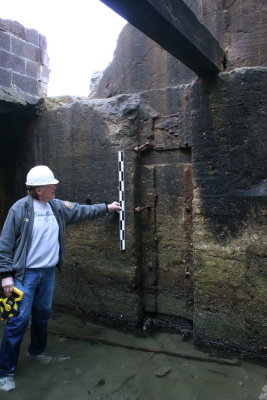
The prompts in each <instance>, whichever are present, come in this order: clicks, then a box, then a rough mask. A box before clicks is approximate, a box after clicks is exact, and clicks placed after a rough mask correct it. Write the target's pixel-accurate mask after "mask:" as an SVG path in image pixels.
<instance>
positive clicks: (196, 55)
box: [100, 0, 225, 76]
mask: <svg viewBox="0 0 267 400" xmlns="http://www.w3.org/2000/svg"><path fill="white" fill-rule="evenodd" d="M100 1H102V3H104V4H106V5H107V6H108V7H110V8H112V9H113V10H114V11H115V12H117V13H118V14H120V15H121V16H122V17H123V18H125V19H126V20H127V21H129V22H130V23H131V24H132V25H134V26H135V27H136V28H138V29H139V30H140V31H142V32H143V33H144V34H146V35H147V36H148V37H150V38H151V39H152V40H154V41H155V42H156V43H158V44H159V45H160V46H161V47H163V48H164V49H165V50H167V51H168V52H169V53H171V54H172V55H173V56H174V57H176V58H178V59H179V60H180V61H181V62H182V63H183V64H185V65H186V66H187V67H189V68H190V69H191V70H193V71H194V72H195V73H196V74H197V75H199V76H203V75H207V74H210V73H218V72H220V71H223V70H224V64H225V54H224V51H223V50H222V49H221V47H220V45H219V43H218V42H217V40H216V39H215V38H214V37H213V36H212V34H211V33H210V32H209V31H208V29H207V28H206V27H205V26H204V25H202V24H201V23H200V22H199V20H198V19H197V17H196V16H195V14H194V13H193V12H192V11H191V10H190V8H189V7H188V6H187V5H186V4H185V3H184V2H183V1H182V0H164V1H163V0H100Z"/></svg>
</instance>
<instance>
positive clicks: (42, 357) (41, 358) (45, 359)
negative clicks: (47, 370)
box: [28, 353, 54, 364]
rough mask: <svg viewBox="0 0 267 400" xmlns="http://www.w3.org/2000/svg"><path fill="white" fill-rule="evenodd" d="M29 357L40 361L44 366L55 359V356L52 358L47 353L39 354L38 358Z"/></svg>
mask: <svg viewBox="0 0 267 400" xmlns="http://www.w3.org/2000/svg"><path fill="white" fill-rule="evenodd" d="M28 355H29V356H31V357H33V358H35V359H36V360H38V361H40V362H41V363H42V364H49V363H50V362H51V361H52V360H53V359H54V357H53V356H50V354H47V353H41V354H37V355H36V356H34V355H32V354H30V353H28Z"/></svg>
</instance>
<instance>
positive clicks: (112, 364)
mask: <svg viewBox="0 0 267 400" xmlns="http://www.w3.org/2000/svg"><path fill="white" fill-rule="evenodd" d="M3 327H4V322H2V321H1V324H0V333H1V335H2V331H3ZM70 337H77V338H83V339H79V340H76V339H71V338H70ZM93 337H94V338H99V339H100V340H102V342H101V341H97V340H92V339H90V338H93ZM28 342H29V333H28V332H27V334H26V336H25V338H24V341H23V344H22V347H21V355H20V359H19V363H18V369H17V373H16V376H15V380H16V389H14V390H11V391H10V392H1V393H0V398H1V400H6V399H8V400H31V399H34V400H46V399H47V400H48V399H49V400H58V399H59V398H64V399H65V400H163V399H168V400H229V399H235V400H241V399H247V400H258V399H259V398H260V396H262V397H261V398H262V399H265V397H263V395H264V390H263V388H264V387H265V386H266V385H267V364H266V363H265V364H264V363H256V362H248V361H243V360H241V362H240V364H239V365H226V364H220V363H217V362H207V361H203V360H193V359H187V358H186V357H183V356H182V357H178V356H177V357H175V356H173V355H168V354H165V353H164V352H170V353H171V354H172V353H177V354H188V355H192V356H195V357H199V358H200V359H202V358H205V357H207V356H209V357H210V356H212V355H213V354H211V353H205V352H203V351H201V350H200V349H199V348H195V346H194V345H193V343H192V342H191V341H186V342H185V341H183V340H182V336H181V335H177V334H173V333H166V332H158V333H154V334H149V335H145V334H138V335H134V334H132V333H125V332H122V331H118V330H114V329H111V328H109V327H105V326H101V325H98V324H95V323H92V322H89V321H84V320H80V319H78V318H76V317H73V316H70V315H66V314H62V313H54V314H53V316H52V318H51V320H50V324H49V337H48V348H47V352H48V353H49V354H50V355H51V356H52V358H51V359H49V360H48V361H47V362H45V361H44V360H43V361H40V360H36V359H34V358H32V357H30V356H27V354H26V353H27V344H28ZM107 343H108V344H107ZM116 343H117V344H119V346H118V345H114V344H116ZM131 346H132V347H133V348H131ZM136 348H141V349H142V348H144V349H147V348H148V349H157V350H162V353H161V352H153V351H152V352H151V351H142V350H141V351H137V350H136ZM216 357H219V356H218V354H217V355H216ZM226 357H227V358H230V359H234V358H235V356H234V355H233V356H232V357H231V355H230V354H227V355H226ZM266 399H267V397H266Z"/></svg>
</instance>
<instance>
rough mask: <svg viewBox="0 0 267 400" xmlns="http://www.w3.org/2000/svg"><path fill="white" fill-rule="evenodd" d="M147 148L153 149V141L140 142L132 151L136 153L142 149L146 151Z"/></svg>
mask: <svg viewBox="0 0 267 400" xmlns="http://www.w3.org/2000/svg"><path fill="white" fill-rule="evenodd" d="M148 150H153V143H152V142H149V141H148V142H146V143H144V144H142V145H141V146H136V147H135V148H134V151H135V152H136V153H139V152H142V151H148Z"/></svg>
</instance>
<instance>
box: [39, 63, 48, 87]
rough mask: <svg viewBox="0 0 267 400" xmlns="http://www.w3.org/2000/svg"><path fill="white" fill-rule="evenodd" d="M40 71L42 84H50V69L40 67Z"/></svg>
mask: <svg viewBox="0 0 267 400" xmlns="http://www.w3.org/2000/svg"><path fill="white" fill-rule="evenodd" d="M39 69H40V71H39V79H40V80H41V81H42V82H44V83H46V84H48V81H49V74H50V69H49V68H47V67H43V66H41V67H40V66H39Z"/></svg>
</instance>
